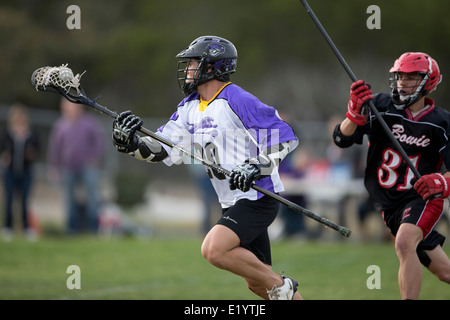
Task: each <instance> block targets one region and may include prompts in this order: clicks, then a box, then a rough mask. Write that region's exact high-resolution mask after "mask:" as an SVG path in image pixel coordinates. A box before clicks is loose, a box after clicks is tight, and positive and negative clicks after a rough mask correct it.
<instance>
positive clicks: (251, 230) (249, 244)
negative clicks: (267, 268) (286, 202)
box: [217, 196, 280, 265]
mask: <svg viewBox="0 0 450 320" xmlns="http://www.w3.org/2000/svg"><path fill="white" fill-rule="evenodd" d="M279 208H280V204H279V203H278V201H276V200H275V199H272V198H270V197H267V196H265V197H262V198H261V199H259V200H255V201H251V200H248V199H241V200H239V201H237V202H236V204H235V205H234V206H232V207H230V208H226V209H223V211H222V217H221V218H220V219H219V221H217V224H221V225H224V226H226V227H228V228H230V229H231V230H233V231H234V233H236V234H237V236H238V237H239V239H240V240H241V247H243V248H246V249H248V250H250V251H251V252H253V253H254V254H255V255H256V257H258V259H259V260H261V261H262V262H264V263H265V264H268V265H272V257H271V253H270V240H269V234H268V232H267V228H268V227H269V226H270V224H271V223H272V222H273V221H274V220H275V218H276V216H277V214H278V209H279Z"/></svg>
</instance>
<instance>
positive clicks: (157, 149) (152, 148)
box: [129, 137, 168, 163]
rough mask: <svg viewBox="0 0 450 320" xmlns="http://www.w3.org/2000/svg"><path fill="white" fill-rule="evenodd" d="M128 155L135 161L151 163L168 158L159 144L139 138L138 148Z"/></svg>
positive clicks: (148, 138)
mask: <svg viewBox="0 0 450 320" xmlns="http://www.w3.org/2000/svg"><path fill="white" fill-rule="evenodd" d="M129 154H130V155H132V156H133V157H135V158H136V159H139V160H144V161H147V162H152V163H154V162H160V161H162V160H164V159H165V158H167V157H168V154H167V151H166V150H165V149H164V148H163V147H162V146H161V144H160V143H159V142H157V141H153V140H152V139H151V138H150V137H143V138H140V137H139V142H138V148H137V149H136V150H135V151H133V152H130V153H129Z"/></svg>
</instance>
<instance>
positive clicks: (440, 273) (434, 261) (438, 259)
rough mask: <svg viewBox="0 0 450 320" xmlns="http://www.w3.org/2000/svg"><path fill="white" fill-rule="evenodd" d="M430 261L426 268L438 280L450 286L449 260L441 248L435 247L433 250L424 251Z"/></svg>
mask: <svg viewBox="0 0 450 320" xmlns="http://www.w3.org/2000/svg"><path fill="white" fill-rule="evenodd" d="M426 253H427V254H428V256H429V257H430V259H431V263H430V265H429V266H428V270H430V271H431V272H432V273H433V274H434V275H435V276H436V277H438V278H439V280H441V281H443V282H447V283H449V284H450V260H449V258H448V257H447V254H446V253H445V252H444V250H443V249H442V247H441V246H437V247H436V248H434V249H433V250H430V251H428V250H427V251H426Z"/></svg>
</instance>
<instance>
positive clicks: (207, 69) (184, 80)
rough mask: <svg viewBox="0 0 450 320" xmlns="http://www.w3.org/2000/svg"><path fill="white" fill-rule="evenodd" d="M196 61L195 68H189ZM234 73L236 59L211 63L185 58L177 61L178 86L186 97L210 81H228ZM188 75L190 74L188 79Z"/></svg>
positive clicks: (208, 59) (199, 59) (200, 59)
mask: <svg viewBox="0 0 450 320" xmlns="http://www.w3.org/2000/svg"><path fill="white" fill-rule="evenodd" d="M193 61H197V63H198V64H197V67H196V68H191V67H190V64H191V62H193ZM235 71H236V59H221V60H214V61H211V59H210V58H206V57H202V58H185V59H181V60H179V61H178V67H177V73H178V77H177V78H178V86H179V87H180V88H181V90H182V91H183V93H184V94H185V95H186V96H188V95H189V94H191V93H192V92H194V91H195V90H196V89H197V87H198V86H199V85H201V84H203V83H205V82H208V81H210V80H212V79H217V80H219V81H229V80H230V74H231V73H233V72H235ZM189 74H192V76H191V77H189Z"/></svg>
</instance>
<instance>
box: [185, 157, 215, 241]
mask: <svg viewBox="0 0 450 320" xmlns="http://www.w3.org/2000/svg"><path fill="white" fill-rule="evenodd" d="M188 168H189V172H190V173H191V176H192V179H193V182H194V183H195V185H196V186H197V188H198V190H199V191H200V193H201V198H202V205H203V217H202V226H201V228H202V233H203V234H205V235H206V234H207V233H208V232H209V230H210V229H211V227H212V226H213V225H214V224H215V222H216V221H214V222H212V218H213V213H214V212H215V211H217V212H219V214H218V216H217V220H218V219H219V217H220V206H219V205H218V204H217V195H216V192H215V191H214V187H213V186H212V184H211V179H210V178H209V176H208V173H207V172H206V171H205V168H204V166H203V165H201V164H190V165H188Z"/></svg>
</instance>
